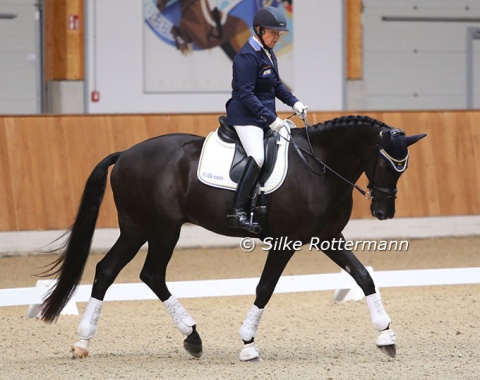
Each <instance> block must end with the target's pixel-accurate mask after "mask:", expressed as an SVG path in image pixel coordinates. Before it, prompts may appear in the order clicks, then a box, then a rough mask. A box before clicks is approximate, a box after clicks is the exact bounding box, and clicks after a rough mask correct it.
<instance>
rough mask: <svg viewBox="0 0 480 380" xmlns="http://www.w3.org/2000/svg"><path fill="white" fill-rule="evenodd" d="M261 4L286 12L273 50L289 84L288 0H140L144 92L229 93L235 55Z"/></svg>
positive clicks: (291, 24) (290, 56) (284, 79)
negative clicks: (283, 31) (284, 24)
mask: <svg viewBox="0 0 480 380" xmlns="http://www.w3.org/2000/svg"><path fill="white" fill-rule="evenodd" d="M264 6H274V7H278V8H279V9H281V10H282V12H283V13H284V14H285V16H286V17H287V23H288V27H289V29H290V32H289V33H286V34H285V35H284V36H282V39H281V40H280V42H279V43H278V45H277V47H276V48H275V52H276V55H277V57H278V60H279V61H280V65H281V67H282V72H281V75H282V79H283V81H284V83H285V84H286V85H288V84H289V83H293V52H292V40H293V22H292V20H293V7H292V0H289V1H281V0H270V1H265V0H158V1H157V0H144V1H143V18H144V32H143V45H144V46H143V69H144V75H143V91H144V93H223V92H224V93H226V94H228V93H229V92H230V86H231V85H230V81H231V71H232V60H233V57H234V56H235V54H236V53H237V51H238V50H239V49H240V48H241V47H242V46H243V44H244V43H245V42H246V41H247V39H248V38H249V37H250V35H251V34H252V33H253V29H252V20H253V16H254V15H255V13H256V11H257V10H258V9H260V8H262V7H264Z"/></svg>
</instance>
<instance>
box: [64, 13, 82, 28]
mask: <svg viewBox="0 0 480 380" xmlns="http://www.w3.org/2000/svg"><path fill="white" fill-rule="evenodd" d="M67 24H68V30H79V29H80V17H79V16H78V15H68V20H67Z"/></svg>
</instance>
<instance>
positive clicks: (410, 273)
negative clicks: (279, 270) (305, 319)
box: [0, 216, 480, 317]
mask: <svg viewBox="0 0 480 380" xmlns="http://www.w3.org/2000/svg"><path fill="white" fill-rule="evenodd" d="M394 221H395V222H394ZM352 222H353V223H352ZM203 231H204V230H202V232H201V233H199V230H198V227H195V226H187V228H185V229H184V230H182V236H181V240H180V243H179V247H195V246H196V247H208V246H237V247H238V246H239V241H240V239H232V238H225V237H220V236H218V235H215V234H211V233H209V232H203ZM389 231H393V232H394V233H395V237H402V238H425V237H430V238H431V237H444V236H472V235H480V216H478V217H477V216H473V217H446V218H408V219H403V220H402V219H396V220H395V219H393V220H392V221H382V222H379V221H374V220H362V221H351V222H350V223H349V225H348V226H347V228H346V230H345V236H346V238H348V239H355V238H362V239H379V238H381V239H388V238H393V237H394V236H389V235H391V232H389ZM1 234H4V236H5V233H0V236H1ZM7 234H10V235H8V236H7V239H5V240H3V241H4V243H3V247H2V246H1V244H0V253H1V252H2V250H3V251H4V252H5V251H9V252H11V251H12V250H13V249H12V247H13V245H14V244H15V243H14V240H16V239H17V240H18V241H21V242H22V243H21V244H20V246H21V249H20V251H22V250H25V251H28V250H30V251H31V250H34V248H32V247H28V244H27V245H25V242H26V241H28V239H27V240H26V239H25V237H24V236H23V235H22V233H7ZM59 234H60V233H59V231H56V232H54V235H49V236H48V237H45V236H44V237H43V238H44V239H47V240H46V242H44V243H45V244H41V243H40V241H39V240H38V236H37V237H36V239H34V241H33V242H32V241H31V242H30V244H36V247H41V246H44V245H46V244H48V243H49V242H51V241H53V240H54V239H55V237H58V236H59ZM112 235H113V236H112ZM115 235H116V236H118V231H116V230H104V231H102V230H98V231H96V238H95V239H96V240H94V245H93V247H94V248H98V249H101V248H105V249H108V248H110V247H111V245H113V242H114V241H115V240H116V236H115ZM199 235H201V236H203V240H202V241H201V242H199V241H198V236H199ZM52 236H53V238H52ZM22 244H23V245H22ZM13 248H14V247H13ZM239 249H240V248H239ZM368 270H369V271H370V273H371V274H372V277H373V278H374V280H375V283H376V285H377V287H378V288H380V289H382V288H389V287H409V286H435V285H468V284H480V267H471V268H445V269H423V270H395V271H379V272H374V271H373V268H368ZM258 281H259V278H241V279H240V278H239V279H222V280H201V281H178V282H169V283H167V285H168V286H169V289H170V291H171V292H172V294H174V295H175V296H176V297H177V298H201V297H222V296H242V295H254V294H255V288H256V286H257V284H258ZM52 285H53V282H52V281H49V280H47V281H45V280H42V281H39V283H38V284H37V286H35V287H26V288H15V289H0V307H1V306H22V305H30V310H29V316H32V317H33V316H35V315H36V313H37V312H38V305H39V304H40V303H41V302H42V299H43V297H44V296H45V294H46V293H47V292H48V290H49V289H50V287H51V286H52ZM91 290H92V285H80V286H79V287H78V288H77V291H76V293H75V294H74V296H73V297H72V300H71V301H70V303H69V305H67V307H66V308H65V309H64V314H78V311H77V308H76V303H77V302H87V301H88V300H89V298H90V294H91ZM326 290H334V291H335V293H334V299H336V300H359V299H361V298H363V292H362V291H361V289H360V288H359V287H358V286H357V285H356V283H355V282H354V281H353V279H352V278H351V277H350V276H349V275H348V274H346V273H345V272H343V271H342V272H340V273H330V274H310V275H294V276H282V277H281V279H280V280H279V282H278V284H277V287H276V289H275V293H277V294H279V293H293V292H311V291H326ZM156 299H157V297H156V295H155V294H154V293H153V292H152V291H151V290H150V289H149V288H148V287H147V286H146V285H145V284H143V283H130V284H113V285H112V286H111V287H110V288H109V290H108V292H107V294H106V297H105V301H135V300H137V301H138V300H156ZM67 309H68V310H67Z"/></svg>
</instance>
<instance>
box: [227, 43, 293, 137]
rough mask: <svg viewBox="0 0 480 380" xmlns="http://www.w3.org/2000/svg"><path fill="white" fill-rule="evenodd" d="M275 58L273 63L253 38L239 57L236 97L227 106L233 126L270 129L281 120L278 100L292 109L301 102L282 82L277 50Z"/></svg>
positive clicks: (235, 70)
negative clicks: (279, 118) (277, 109)
mask: <svg viewBox="0 0 480 380" xmlns="http://www.w3.org/2000/svg"><path fill="white" fill-rule="evenodd" d="M271 56H272V60H271V61H270V59H269V58H268V56H267V53H266V52H265V51H264V49H263V48H262V46H261V45H260V44H259V43H258V41H257V40H256V39H255V38H254V37H253V36H252V37H250V38H249V40H248V41H247V42H246V43H245V45H243V47H242V48H241V49H240V50H239V52H238V53H237V54H236V55H235V57H234V59H233V79H232V97H231V98H230V99H229V100H228V102H227V104H226V109H227V123H228V124H229V125H256V126H258V127H261V128H264V129H265V128H268V127H269V125H270V124H271V123H273V122H274V121H275V119H276V118H277V113H276V107H275V98H278V99H280V100H281V101H282V102H283V103H285V104H287V105H289V106H291V107H292V106H293V105H294V104H295V103H296V102H297V101H298V99H297V98H296V97H295V96H294V95H293V94H292V93H291V92H290V91H289V90H288V89H287V87H286V86H285V85H284V84H283V83H282V80H281V79H280V75H279V73H278V64H277V58H276V57H275V54H274V53H273V51H271ZM272 62H273V64H272Z"/></svg>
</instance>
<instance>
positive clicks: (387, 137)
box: [378, 131, 392, 148]
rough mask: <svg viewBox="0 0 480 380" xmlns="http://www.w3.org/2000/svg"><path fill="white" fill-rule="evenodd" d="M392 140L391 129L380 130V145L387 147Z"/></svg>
mask: <svg viewBox="0 0 480 380" xmlns="http://www.w3.org/2000/svg"><path fill="white" fill-rule="evenodd" d="M391 141H392V135H391V134H390V131H380V133H379V135H378V145H380V146H381V147H382V148H386V147H387V146H388V144H390V142H391Z"/></svg>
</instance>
